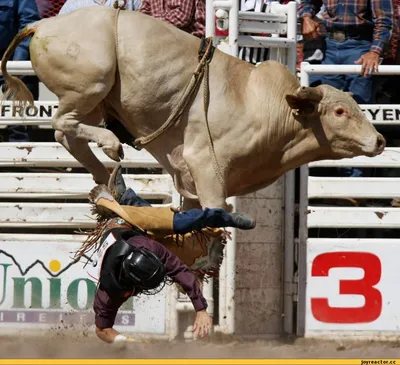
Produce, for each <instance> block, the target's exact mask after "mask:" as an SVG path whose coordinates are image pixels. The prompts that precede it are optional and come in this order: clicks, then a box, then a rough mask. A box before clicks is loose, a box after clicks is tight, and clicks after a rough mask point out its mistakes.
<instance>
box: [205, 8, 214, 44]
mask: <svg viewBox="0 0 400 365" xmlns="http://www.w3.org/2000/svg"><path fill="white" fill-rule="evenodd" d="M206 37H215V10H214V0H206Z"/></svg>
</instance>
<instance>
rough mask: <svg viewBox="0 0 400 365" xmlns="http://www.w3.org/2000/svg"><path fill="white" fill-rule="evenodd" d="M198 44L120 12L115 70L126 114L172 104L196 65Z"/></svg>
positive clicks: (139, 16)
mask: <svg viewBox="0 0 400 365" xmlns="http://www.w3.org/2000/svg"><path fill="white" fill-rule="evenodd" d="M199 45H200V39H199V38H197V37H194V36H192V35H190V34H188V33H185V32H183V31H181V30H179V29H177V28H176V27H174V26H172V25H170V24H168V23H166V22H165V21H162V20H158V19H154V18H153V17H151V16H148V15H145V14H141V13H138V12H124V13H121V14H120V19H119V22H118V67H119V74H120V76H121V94H122V95H125V97H123V99H125V100H127V101H128V103H126V104H129V105H126V106H127V107H130V108H131V110H130V112H129V114H132V113H134V112H135V110H139V109H140V110H141V112H140V115H143V114H142V113H143V111H144V112H146V111H149V112H151V111H152V110H154V111H156V110H158V111H160V108H161V109H164V110H169V108H170V106H172V105H175V104H176V98H177V97H178V95H179V94H180V93H181V92H182V90H183V89H184V88H185V86H186V85H187V83H188V82H189V80H190V78H191V77H192V75H193V72H194V70H195V69H196V67H197V65H198V48H199ZM150 102H151V103H153V105H150ZM155 114H156V113H155ZM154 117H155V118H157V115H155V116H154Z"/></svg>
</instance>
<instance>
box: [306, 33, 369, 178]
mask: <svg viewBox="0 0 400 365" xmlns="http://www.w3.org/2000/svg"><path fill="white" fill-rule="evenodd" d="M325 41H326V51H325V58H324V60H323V61H322V64H323V65H354V62H355V61H357V60H358V59H359V58H360V57H361V56H362V55H363V54H365V53H367V52H368V51H369V50H370V47H371V42H369V41H366V40H355V39H349V40H346V41H344V42H336V41H335V40H333V39H330V38H327V39H326V40H325ZM315 83H321V84H326V85H330V86H333V87H335V88H337V89H339V90H343V91H351V92H352V93H353V98H354V100H355V101H356V102H357V103H358V104H370V103H372V78H371V77H370V76H369V77H364V76H361V75H311V77H310V85H313V84H315ZM340 170H341V171H342V172H343V173H344V176H352V177H357V176H362V175H363V173H362V170H360V169H356V168H350V167H349V168H342V169H340Z"/></svg>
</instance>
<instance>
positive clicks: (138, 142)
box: [115, 0, 227, 196]
mask: <svg viewBox="0 0 400 365" xmlns="http://www.w3.org/2000/svg"><path fill="white" fill-rule="evenodd" d="M124 2H125V3H126V0H124ZM120 10H121V9H120V8H119V7H118V8H117V14H116V16H115V46H116V58H117V63H118V56H119V53H118V49H119V46H118V16H119V12H120ZM206 43H207V47H206V49H205V52H204V55H203V57H202V58H201V60H200V62H199V64H198V65H197V67H196V70H195V71H194V73H193V76H192V78H191V79H190V81H189V83H188V85H187V86H186V88H185V91H184V93H183V94H182V96H181V98H180V100H179V101H178V103H177V105H176V106H175V108H174V109H173V110H172V113H171V115H170V116H169V118H168V119H167V120H166V121H165V122H164V124H163V125H162V126H161V127H160V128H159V129H157V130H156V131H154V132H153V133H151V134H149V135H148V136H146V137H139V138H137V139H135V141H134V143H133V145H134V148H135V149H136V150H138V151H140V150H141V149H142V148H143V146H145V145H146V144H148V143H150V142H151V141H153V140H154V139H156V138H157V137H159V136H160V135H161V134H163V133H164V132H165V131H166V130H167V129H169V128H170V127H171V126H172V125H173V124H175V123H176V122H177V121H178V120H179V119H180V118H181V116H182V114H183V112H184V110H185V108H186V106H187V105H188V102H189V100H190V97H191V96H192V95H193V93H194V91H195V90H196V88H197V86H198V85H199V83H200V81H201V79H202V77H203V76H204V89H203V99H204V113H205V123H206V129H207V138H208V146H209V149H210V154H211V158H212V164H213V168H214V172H215V174H216V175H217V178H218V181H219V183H220V184H221V186H222V189H223V191H224V194H225V196H227V190H226V185H225V180H224V177H223V174H222V172H221V167H220V165H219V163H218V160H217V157H216V153H215V148H214V143H213V140H212V135H211V130H210V124H209V121H208V106H209V95H210V90H209V62H210V60H209V59H208V57H209V55H210V54H211V51H212V47H213V45H212V38H211V37H208V38H206Z"/></svg>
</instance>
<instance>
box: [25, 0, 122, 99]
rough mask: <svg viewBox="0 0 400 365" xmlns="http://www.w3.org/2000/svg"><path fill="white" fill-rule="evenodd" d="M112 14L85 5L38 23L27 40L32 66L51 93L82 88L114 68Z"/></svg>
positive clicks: (113, 12) (108, 9) (113, 13)
mask: <svg viewBox="0 0 400 365" xmlns="http://www.w3.org/2000/svg"><path fill="white" fill-rule="evenodd" d="M115 14H116V10H115V9H111V8H107V7H88V8H83V9H79V10H77V11H75V12H73V13H71V14H68V15H59V16H56V17H53V18H49V19H44V20H42V21H41V22H39V23H38V25H37V31H36V33H35V35H34V36H33V37H32V40H31V43H30V52H31V59H32V65H33V67H34V69H35V72H36V74H37V76H38V77H39V79H40V80H41V81H43V82H44V83H45V84H46V86H47V87H48V88H49V89H50V90H51V91H52V92H54V93H55V94H56V95H58V96H60V93H61V94H62V93H63V92H64V91H65V90H66V89H69V88H73V89H83V88H85V87H86V86H90V82H93V81H94V80H96V79H98V80H100V81H101V80H102V79H104V77H105V75H107V74H108V73H110V72H113V71H115V64H116V62H115V32H114V24H115ZM77 91H79V90H77Z"/></svg>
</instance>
